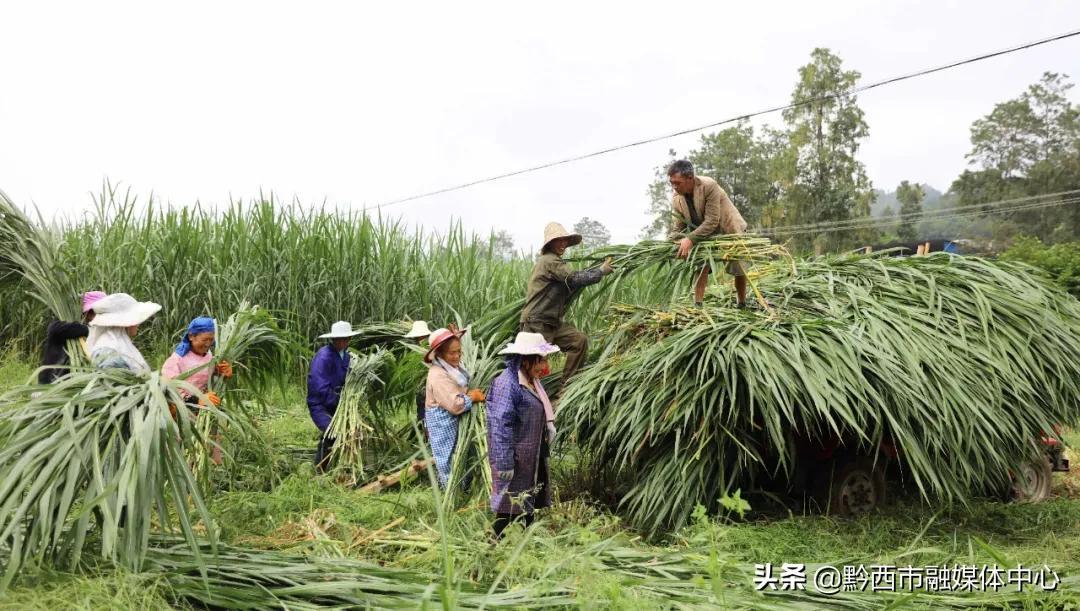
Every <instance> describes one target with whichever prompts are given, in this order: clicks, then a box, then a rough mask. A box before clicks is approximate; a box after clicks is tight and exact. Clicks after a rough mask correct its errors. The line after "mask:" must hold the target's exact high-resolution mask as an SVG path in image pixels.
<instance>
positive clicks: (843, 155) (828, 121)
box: [784, 48, 874, 246]
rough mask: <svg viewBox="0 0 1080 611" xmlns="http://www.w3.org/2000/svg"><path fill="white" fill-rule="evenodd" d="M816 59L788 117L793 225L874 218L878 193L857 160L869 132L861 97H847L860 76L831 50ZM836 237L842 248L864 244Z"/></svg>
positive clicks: (805, 71)
mask: <svg viewBox="0 0 1080 611" xmlns="http://www.w3.org/2000/svg"><path fill="white" fill-rule="evenodd" d="M810 57H811V61H810V63H809V64H806V65H805V66H803V67H801V68H799V81H798V83H796V85H795V90H794V91H793V92H792V94H791V101H792V102H793V103H794V104H796V106H795V107H793V108H790V109H788V110H785V111H784V120H785V121H786V122H787V125H788V132H789V139H790V146H791V149H792V151H791V154H790V155H789V156H788V157H787V160H788V163H789V165H790V167H789V168H788V175H789V176H790V181H791V188H790V189H788V190H787V193H786V195H785V199H786V208H787V217H788V218H787V222H788V224H789V225H790V224H796V225H801V224H808V223H820V222H828V221H844V220H847V219H850V218H853V217H866V216H869V214H870V204H871V203H872V202H873V199H874V193H873V188H872V185H871V183H870V180H869V179H868V178H867V176H866V169H865V167H864V166H863V164H862V162H860V161H859V160H858V159H857V158H856V153H857V152H858V150H859V143H860V142H861V141H862V140H863V139H864V138H866V136H867V135H868V133H869V130H868V127H867V124H866V120H865V118H864V115H863V111H862V109H860V108H859V106H858V104H857V100H856V97H855V96H854V95H852V94H850V93H847V92H848V91H849V90H850V89H851V88H852V87H854V86H855V84H856V82H858V80H859V76H860V74H859V72H857V71H855V70H844V68H843V62H842V61H841V59H840V58H839V57H837V56H836V55H834V54H833V53H832V52H830V51H829V50H828V49H820V48H819V49H814V51H813V52H812V53H811V54H810ZM796 237H797V238H798V237H799V236H796ZM825 237H827V236H824V235H810V236H808V237H804V238H802V239H799V240H797V241H798V242H802V243H804V244H805V243H806V242H808V241H809V239H813V240H814V241H815V242H817V243H820V241H821V239H822V238H825ZM831 237H832V240H831V242H832V243H833V245H836V246H840V245H843V244H844V243H845V242H850V241H852V240H853V239H854V240H858V239H860V238H861V236H857V235H855V234H854V233H852V232H834V233H833V235H832V236H831ZM808 238H809V239H808Z"/></svg>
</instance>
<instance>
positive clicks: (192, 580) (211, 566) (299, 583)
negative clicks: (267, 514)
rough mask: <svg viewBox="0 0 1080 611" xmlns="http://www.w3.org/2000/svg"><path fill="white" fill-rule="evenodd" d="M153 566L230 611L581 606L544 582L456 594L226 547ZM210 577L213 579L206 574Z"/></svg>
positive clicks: (410, 579)
mask: <svg viewBox="0 0 1080 611" xmlns="http://www.w3.org/2000/svg"><path fill="white" fill-rule="evenodd" d="M147 566H148V568H152V570H153V571H154V573H151V575H154V574H160V575H162V576H163V578H164V580H165V582H166V583H167V585H168V587H169V590H170V592H171V593H172V595H173V596H174V597H176V598H177V599H178V602H179V601H183V602H186V603H188V604H195V605H198V606H202V607H208V608H222V609H272V608H281V609H322V608H326V607H340V608H365V609H418V608H425V607H428V606H432V607H435V606H440V607H444V608H457V609H480V608H488V609H500V608H502V609H506V608H514V609H524V608H536V607H552V606H565V605H570V604H572V603H573V600H572V599H571V598H570V597H569V596H567V595H566V593H565V592H566V591H565V589H564V588H560V587H556V586H551V585H548V584H544V583H536V584H533V585H532V586H531V587H520V588H515V589H513V590H510V591H505V592H494V591H490V590H489V589H487V588H482V587H479V586H476V585H473V584H470V583H468V582H455V583H454V584H453V586H454V588H455V590H454V591H448V590H447V588H446V586H445V585H444V584H440V583H439V582H438V581H437V579H438V578H437V577H435V576H433V575H426V574H423V573H417V572H413V571H408V570H405V569H399V568H393V567H385V566H380V565H378V564H374V563H370V562H363V561H359V560H354V559H351V558H332V559H319V558H310V557H305V556H297V555H294V554H287V553H282V552H274V551H263V550H248V549H239V548H233V547H228V546H223V545H219V546H218V547H217V549H216V550H212V549H210V548H205V549H203V550H202V557H201V558H197V557H195V556H194V555H193V554H192V551H191V549H190V548H188V547H187V546H183V545H179V546H173V547H165V546H162V547H155V548H154V549H153V550H152V551H151V553H150V554H149V555H148V558H147ZM204 572H205V576H204Z"/></svg>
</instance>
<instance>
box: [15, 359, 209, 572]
mask: <svg viewBox="0 0 1080 611" xmlns="http://www.w3.org/2000/svg"><path fill="white" fill-rule="evenodd" d="M189 388H190V385H189V384H186V383H185V382H183V381H180V380H166V379H163V378H162V377H161V376H160V374H158V373H151V374H147V375H145V376H139V375H135V374H133V373H130V372H128V371H125V370H115V369H113V370H89V371H87V370H73V372H72V374H71V375H69V376H67V377H65V378H63V379H61V380H60V381H58V382H57V383H55V384H52V385H50V386H45V387H41V386H21V387H17V388H15V389H14V390H12V391H10V392H8V393H6V394H5V395H3V397H0V435H2V437H0V542H2V544H3V545H4V546H5V547H6V548H7V552H8V553H7V554H6V556H7V562H6V567H5V568H6V572H5V576H4V582H3V585H4V586H6V585H7V584H8V583H10V581H11V580H12V579H13V578H14V577H15V576H16V574H18V572H19V571H20V570H22V569H23V568H24V567H40V566H42V565H43V564H45V563H49V564H52V565H53V566H59V567H67V566H75V565H77V564H78V561H79V558H80V556H81V554H82V553H83V549H84V547H86V545H87V541H88V539H87V535H88V534H89V533H90V531H91V530H92V529H93V528H94V527H95V526H96V528H97V530H99V531H100V532H99V535H98V536H95V537H94V541H95V542H96V544H97V546H98V547H99V550H98V551H99V554H100V555H101V556H102V557H104V558H106V559H108V560H110V561H114V562H117V563H119V564H121V565H123V566H125V567H127V568H131V569H134V570H138V569H139V568H140V567H141V566H142V562H143V559H144V557H145V554H146V548H147V544H148V540H149V536H150V531H151V529H152V528H153V525H154V514H155V513H156V515H157V520H158V523H159V524H160V525H161V526H162V527H164V528H166V529H168V528H170V527H171V525H173V524H175V525H176V526H177V527H179V529H180V531H181V532H182V533H183V535H184V538H185V539H186V541H187V542H188V543H189V544H191V545H192V549H196V550H197V549H198V548H197V547H196V546H195V527H196V523H197V522H199V521H202V522H203V523H204V524H205V525H207V528H206V531H207V533H208V534H209V535H210V537H211V542H213V534H214V528H213V527H212V522H211V519H210V515H209V513H208V511H207V508H206V506H205V504H204V503H203V497H202V494H201V492H200V490H199V486H198V485H197V484H196V481H195V477H194V476H193V475H192V473H191V471H190V470H189V468H188V464H187V461H186V460H185V457H184V454H185V451H186V450H190V449H192V448H194V447H196V446H198V445H200V444H202V443H204V442H205V440H204V439H203V438H202V437H201V435H200V433H199V431H198V429H197V427H195V426H194V425H193V424H194V414H192V413H191V412H190V411H189V410H188V408H187V406H186V404H185V402H184V399H183V396H182V395H181V390H182V389H184V390H186V389H189ZM172 410H175V412H176V416H175V417H174V416H173V413H172ZM206 411H207V413H206V414H205V415H204V416H203V418H225V416H224V414H222V413H220V412H217V411H216V410H206Z"/></svg>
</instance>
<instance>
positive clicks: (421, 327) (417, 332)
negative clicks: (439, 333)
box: [403, 320, 431, 340]
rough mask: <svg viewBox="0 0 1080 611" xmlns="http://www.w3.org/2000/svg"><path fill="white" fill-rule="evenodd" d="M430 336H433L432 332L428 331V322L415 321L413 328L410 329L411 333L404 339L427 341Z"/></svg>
mask: <svg viewBox="0 0 1080 611" xmlns="http://www.w3.org/2000/svg"><path fill="white" fill-rule="evenodd" d="M429 335H431V330H430V329H428V324H427V321H425V320H414V321H413V324H412V328H411V329H409V332H408V333H406V334H405V335H404V336H403V337H404V338H405V339H416V340H424V339H427V337H428V336H429Z"/></svg>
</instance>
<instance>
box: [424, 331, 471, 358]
mask: <svg viewBox="0 0 1080 611" xmlns="http://www.w3.org/2000/svg"><path fill="white" fill-rule="evenodd" d="M466 331H468V329H464V330H461V331H456V330H454V329H435V331H433V332H432V333H431V335H429V336H428V346H430V348H428V351H427V354H425V355H424V362H425V363H430V362H431V357H432V356H433V355H434V354H435V351H436V350H438V349H439V346H441V345H443V344H445V343H446V342H448V341H450V340H452V339H454V338H457V339H461V336H462V335H465V333H466Z"/></svg>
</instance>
